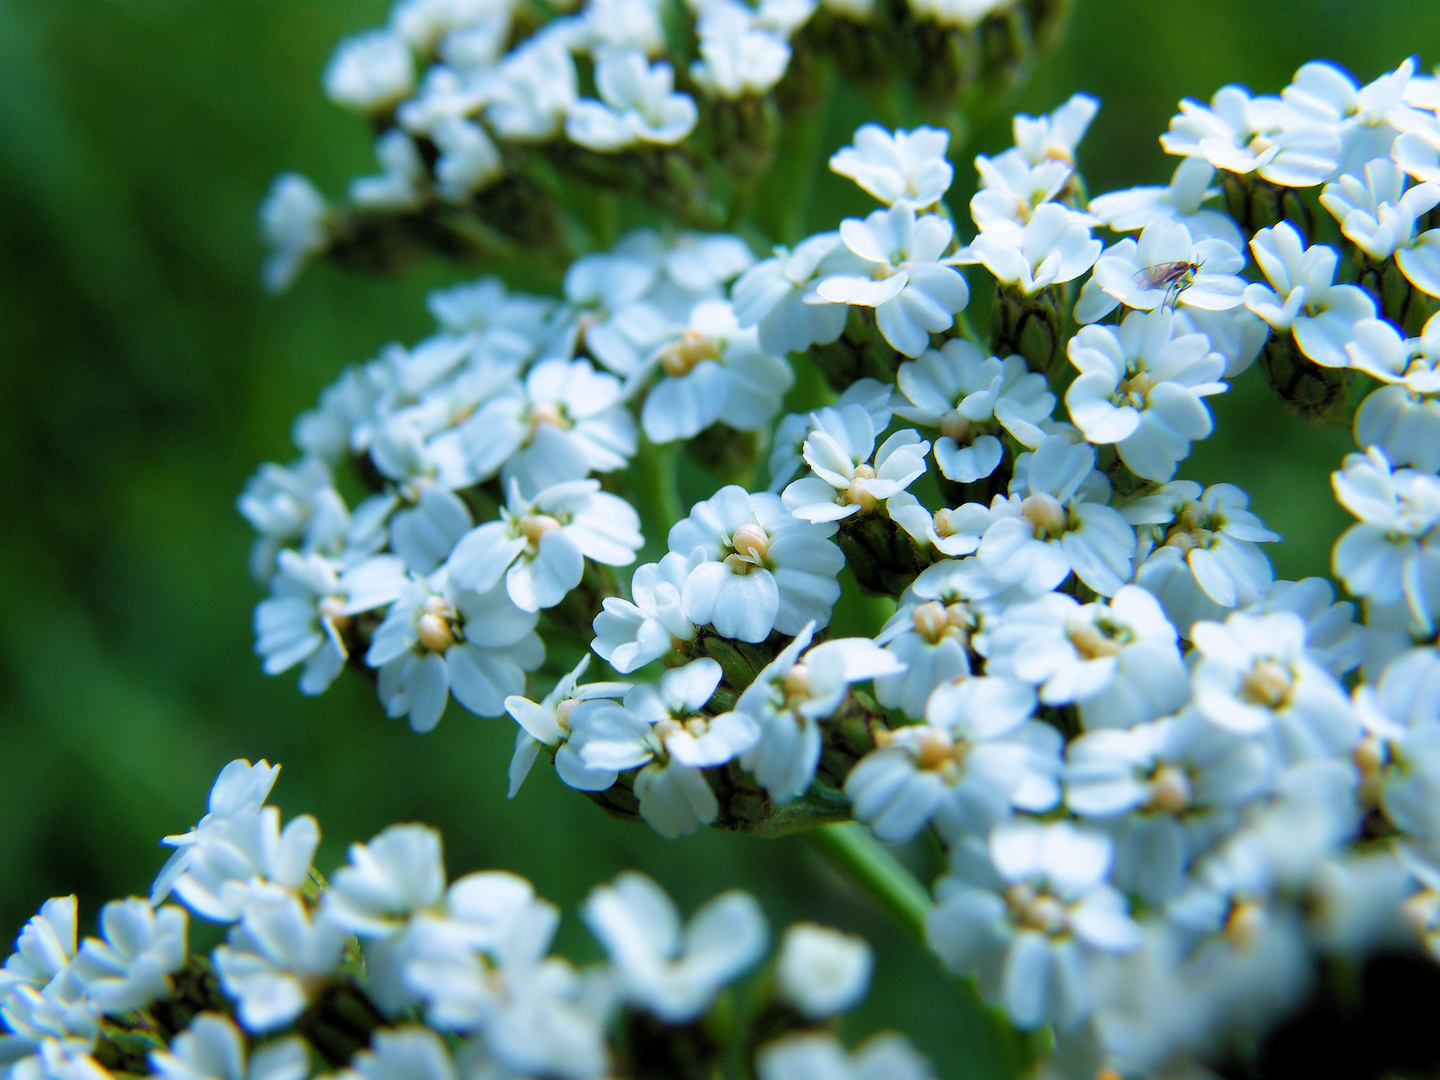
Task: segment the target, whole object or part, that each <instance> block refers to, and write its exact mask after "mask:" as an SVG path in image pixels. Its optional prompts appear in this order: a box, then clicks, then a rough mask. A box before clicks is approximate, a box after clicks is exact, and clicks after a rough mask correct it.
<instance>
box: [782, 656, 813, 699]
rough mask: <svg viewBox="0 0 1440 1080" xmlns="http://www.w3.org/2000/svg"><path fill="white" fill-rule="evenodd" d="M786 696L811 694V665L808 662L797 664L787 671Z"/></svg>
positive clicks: (807, 695)
mask: <svg viewBox="0 0 1440 1080" xmlns="http://www.w3.org/2000/svg"><path fill="white" fill-rule="evenodd" d="M785 696H786V697H792V698H795V697H809V696H810V667H809V665H808V664H796V665H795V666H794V667H792V668H791V669H790V670H789V671H787V672H786V673H785Z"/></svg>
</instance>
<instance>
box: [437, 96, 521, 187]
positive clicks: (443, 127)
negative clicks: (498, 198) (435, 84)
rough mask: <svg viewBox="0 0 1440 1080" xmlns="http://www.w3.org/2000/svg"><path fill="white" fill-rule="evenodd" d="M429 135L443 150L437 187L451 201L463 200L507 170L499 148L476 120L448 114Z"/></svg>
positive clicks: (438, 168) (491, 182) (488, 184)
mask: <svg viewBox="0 0 1440 1080" xmlns="http://www.w3.org/2000/svg"><path fill="white" fill-rule="evenodd" d="M430 137H431V138H432V139H433V140H434V141H435V145H436V146H437V147H438V148H439V150H440V157H439V159H438V160H437V161H436V162H435V189H436V190H437V191H438V192H439V193H440V194H441V195H442V196H443V197H444V198H447V199H450V200H451V201H452V202H458V203H464V202H465V201H466V200H468V199H469V198H470V197H471V196H472V195H474V194H475V193H476V192H478V191H482V190H484V189H485V188H487V187H489V186H490V185H491V184H493V183H494V182H495V181H496V180H498V179H500V177H501V176H503V175H504V173H505V163H504V161H503V159H502V158H501V157H500V150H499V148H498V147H497V146H496V145H495V142H494V140H492V139H491V138H490V136H489V134H487V133H486V131H485V129H484V128H483V127H481V126H480V125H479V124H477V123H475V122H474V121H473V120H465V119H462V118H460V117H458V116H456V117H447V118H446V119H444V120H441V121H440V122H439V123H437V124H435V125H434V127H433V128H432V129H431V131H430Z"/></svg>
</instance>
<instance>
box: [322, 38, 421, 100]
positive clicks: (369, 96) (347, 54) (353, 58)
mask: <svg viewBox="0 0 1440 1080" xmlns="http://www.w3.org/2000/svg"><path fill="white" fill-rule="evenodd" d="M324 83H325V93H326V95H327V96H328V97H329V98H330V100H331V101H333V102H335V103H336V104H337V105H344V106H345V107H346V108H350V109H356V110H358V111H360V112H368V113H384V112H386V111H388V110H389V109H391V108H393V107H394V106H395V105H397V104H399V102H401V101H402V100H404V99H405V98H407V97H409V96H410V91H412V90H414V89H415V58H414V57H413V56H412V55H411V53H410V46H409V45H408V44H407V43H406V41H405V39H404V38H402V37H401V36H400V35H399V34H396V33H395V32H394V31H391V30H369V31H366V32H365V33H363V34H358V35H356V36H355V37H352V38H346V39H345V40H344V41H342V42H341V43H340V46H339V48H337V49H336V50H335V55H334V56H332V57H331V58H330V63H329V65H328V66H327V67H326V68H325V76H324Z"/></svg>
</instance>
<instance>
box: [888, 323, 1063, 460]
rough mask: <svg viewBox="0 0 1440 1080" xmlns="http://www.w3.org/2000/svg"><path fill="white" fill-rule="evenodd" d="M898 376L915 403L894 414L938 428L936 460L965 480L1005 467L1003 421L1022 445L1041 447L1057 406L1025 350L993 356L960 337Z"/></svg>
mask: <svg viewBox="0 0 1440 1080" xmlns="http://www.w3.org/2000/svg"><path fill="white" fill-rule="evenodd" d="M896 382H897V383H898V385H899V387H900V391H901V393H903V394H904V395H905V397H906V398H907V399H909V401H910V403H911V404H910V405H903V404H902V405H900V406H898V407H897V408H896V410H895V411H896V413H897V414H898V415H899V416H901V417H904V418H905V419H906V420H909V421H912V422H913V423H916V424H922V425H924V426H925V427H933V428H938V429H939V431H940V438H939V439H937V440H936V441H935V463H936V464H937V465H939V466H940V472H941V473H942V474H943V475H944V476H946V477H948V478H949V479H951V480H955V481H957V482H959V483H972V482H974V481H976V480H981V479H984V478H985V477H987V476H989V475H990V474H991V473H993V472H994V471H995V469H996V468H998V467H999V465H1000V462H1001V460H1002V458H1003V457H1004V447H1003V445H1002V443H1001V442H1000V439H999V438H998V435H999V431H998V428H1001V427H1003V428H1004V429H1005V430H1006V431H1008V432H1009V433H1010V434H1011V435H1012V436H1014V437H1015V439H1016V440H1017V441H1018V442H1019V443H1020V444H1021V445H1022V446H1026V447H1029V448H1030V449H1032V450H1033V449H1034V448H1035V447H1037V446H1039V445H1040V443H1041V441H1042V440H1043V439H1044V437H1045V433H1044V432H1043V431H1042V430H1041V428H1040V424H1041V422H1042V421H1044V420H1046V419H1048V418H1049V416H1050V413H1051V412H1052V411H1053V410H1054V408H1055V396H1054V395H1053V394H1051V393H1050V392H1049V388H1048V383H1047V382H1046V380H1045V377H1044V376H1043V375H1040V374H1037V373H1035V372H1032V371H1030V369H1029V368H1028V366H1027V365H1026V363H1025V358H1024V357H1021V356H1010V357H1006V358H1005V359H1004V360H1001V359H1000V358H999V357H998V356H989V357H987V356H986V355H985V354H984V353H983V352H982V351H981V350H980V348H979V347H978V346H976V345H973V344H971V343H970V342H968V341H965V340H964V339H962V338H955V339H954V340H951V341H947V342H946V343H945V344H944V346H942V347H941V348H940V349H938V350H936V349H929V350H926V352H924V353H923V354H921V356H920V357H919V358H918V359H917V360H913V361H909V362H907V363H904V364H901V365H900V370H899V372H898V374H897V376H896Z"/></svg>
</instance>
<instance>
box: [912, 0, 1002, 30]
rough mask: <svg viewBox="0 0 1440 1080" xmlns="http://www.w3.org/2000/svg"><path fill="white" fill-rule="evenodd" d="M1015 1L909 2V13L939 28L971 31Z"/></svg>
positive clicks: (954, 0)
mask: <svg viewBox="0 0 1440 1080" xmlns="http://www.w3.org/2000/svg"><path fill="white" fill-rule="evenodd" d="M1014 3H1015V0H910V4H909V6H910V11H911V12H912V13H913V14H914V15H915V16H916V17H917V18H919V19H926V20H929V21H931V22H935V23H938V24H939V25H941V26H954V27H957V28H959V29H961V30H973V29H974V28H975V27H976V26H978V25H979V24H980V23H982V22H984V21H985V19H986V18H987V17H989V16H990V15H991V14H992V13H993V12H996V11H999V10H1000V9H1002V8H1008V7H1011V6H1013V5H1014Z"/></svg>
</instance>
